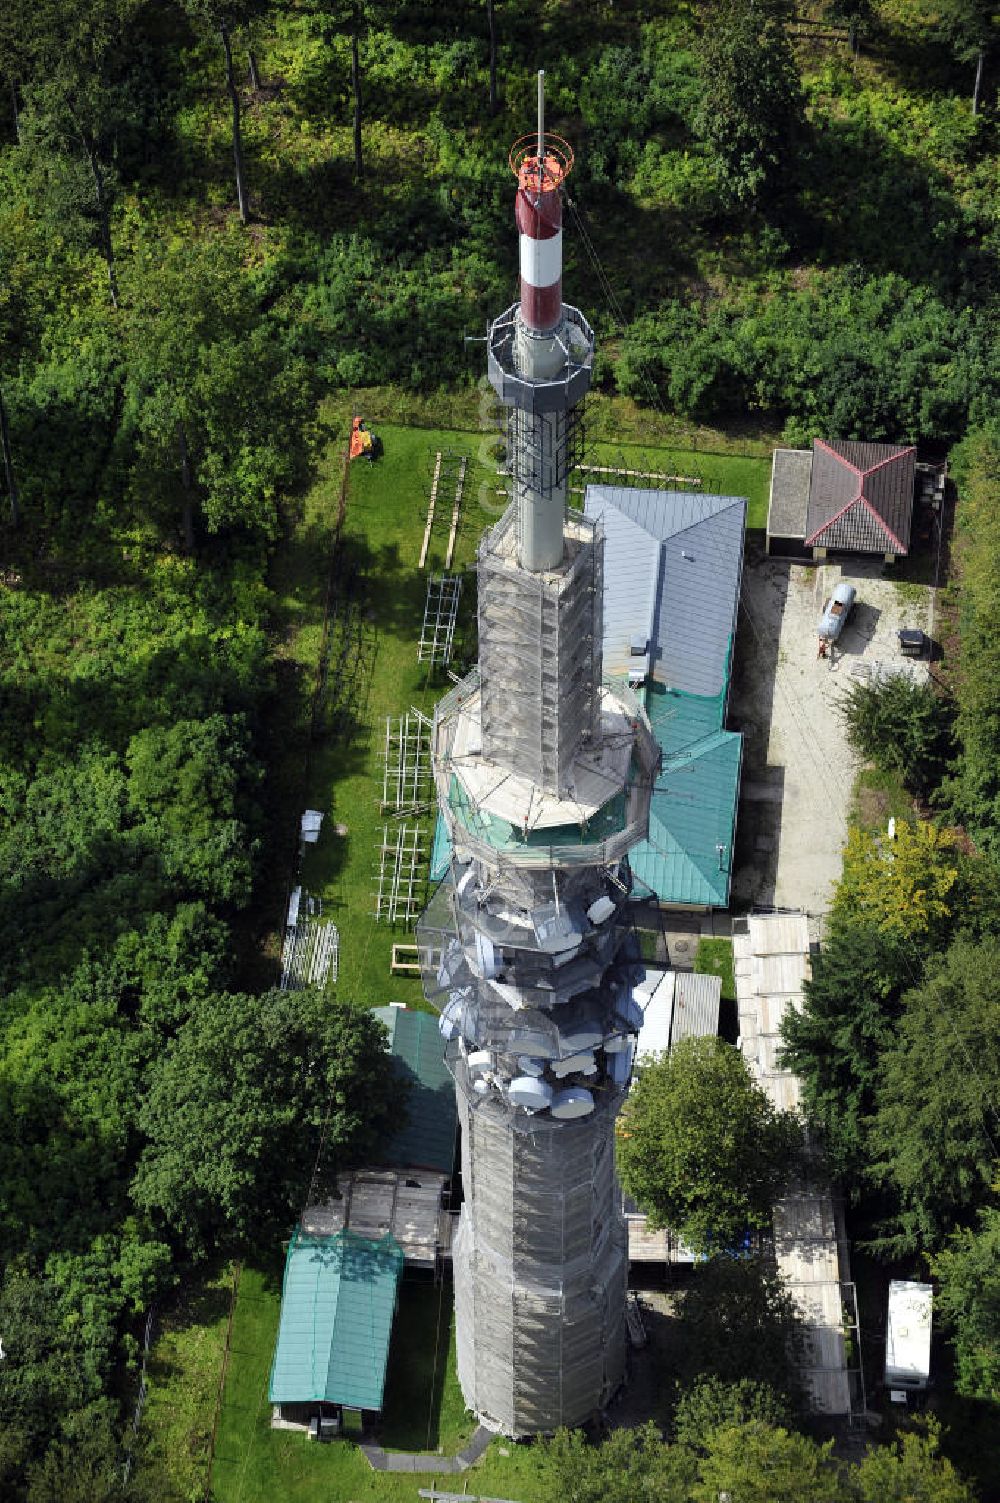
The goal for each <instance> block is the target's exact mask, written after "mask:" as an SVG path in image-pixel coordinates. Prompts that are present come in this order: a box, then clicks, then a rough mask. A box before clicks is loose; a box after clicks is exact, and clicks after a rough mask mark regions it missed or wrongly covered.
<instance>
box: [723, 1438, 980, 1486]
mask: <svg viewBox="0 0 1000 1503" xmlns="http://www.w3.org/2000/svg"><path fill="white" fill-rule="evenodd" d="M939 1449H940V1434H939V1431H938V1429H937V1427H936V1426H935V1425H934V1423H933V1422H930V1423H928V1425H927V1427H926V1430H925V1431H924V1432H923V1433H919V1432H917V1433H915V1432H913V1431H906V1432H904V1433H903V1435H901V1436H900V1438H899V1439H898V1440H897V1441H896V1442H895V1443H893V1444H892V1445H888V1446H876V1447H875V1448H874V1449H872V1450H870V1451H869V1452H868V1454H867V1455H866V1456H865V1457H864V1458H863V1460H862V1461H861V1462H860V1463H859V1464H858V1466H857V1467H854V1468H852V1469H851V1471H850V1472H849V1473H848V1474H847V1479H846V1480H847V1484H848V1492H847V1496H848V1497H849V1498H852V1499H855V1500H856V1503H976V1497H975V1494H974V1492H973V1490H972V1488H971V1487H970V1486H969V1484H968V1483H967V1482H965V1481H964V1480H963V1479H962V1478H961V1477H960V1476H959V1474H958V1473H957V1472H956V1471H955V1468H954V1467H953V1466H952V1464H951V1462H950V1461H948V1460H946V1459H945V1458H944V1457H943V1456H940V1455H939V1454H938V1452H939ZM842 1496H843V1495H842ZM734 1503H735V1499H734Z"/></svg>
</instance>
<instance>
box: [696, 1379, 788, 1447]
mask: <svg viewBox="0 0 1000 1503" xmlns="http://www.w3.org/2000/svg"><path fill="white" fill-rule="evenodd" d="M791 1417H792V1415H791V1406H790V1405H789V1402H788V1397H787V1395H786V1394H783V1393H779V1392H778V1391H777V1389H775V1388H773V1387H772V1386H771V1384H770V1383H760V1382H754V1381H752V1380H751V1379H750V1378H740V1379H738V1380H737V1381H736V1382H735V1383H724V1382H723V1381H722V1379H721V1378H718V1377H712V1376H708V1377H701V1378H698V1379H697V1380H696V1381H695V1382H694V1383H692V1384H691V1386H690V1387H688V1388H684V1389H682V1390H681V1391H680V1392H679V1394H678V1398H677V1403H676V1406H675V1408H674V1417H673V1425H672V1433H673V1437H674V1440H676V1441H677V1442H678V1444H679V1445H683V1446H687V1447H688V1448H689V1450H692V1451H702V1450H704V1449H705V1447H706V1444H707V1440H708V1437H709V1436H710V1435H711V1433H712V1432H713V1431H714V1430H719V1429H722V1428H724V1427H725V1426H727V1425H747V1424H750V1423H757V1424H761V1425H771V1426H775V1427H779V1428H780V1427H784V1426H787V1425H788V1424H789V1422H790V1420H791Z"/></svg>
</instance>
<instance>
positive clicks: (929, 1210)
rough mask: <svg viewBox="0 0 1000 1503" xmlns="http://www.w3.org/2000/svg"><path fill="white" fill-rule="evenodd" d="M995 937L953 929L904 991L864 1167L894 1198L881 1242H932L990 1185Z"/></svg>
mask: <svg viewBox="0 0 1000 1503" xmlns="http://www.w3.org/2000/svg"><path fill="white" fill-rule="evenodd" d="M998 1010H1000V940H997V939H993V938H991V939H984V940H982V941H980V942H978V943H976V942H975V941H972V940H969V939H966V938H961V937H960V938H959V939H957V940H955V941H954V943H953V944H952V945H951V948H950V949H949V950H948V951H947V953H946V954H945V955H943V956H941V957H940V958H939V959H936V960H935V961H933V962H932V963H931V964H930V965H929V967H928V973H927V979H926V980H925V981H924V982H923V984H922V985H920V986H918V987H917V988H915V989H914V990H913V991H911V992H908V993H907V995H906V996H905V998H904V999H903V1010H902V1016H901V1018H900V1021H899V1025H898V1029H897V1031H896V1032H895V1034H894V1036H893V1037H892V1039H891V1040H890V1042H889V1045H888V1047H887V1048H886V1051H885V1053H884V1055H883V1064H882V1068H883V1079H882V1082H881V1084H880V1086H879V1089H878V1107H877V1110H876V1113H875V1116H874V1119H873V1122H872V1145H873V1146H872V1158H873V1162H872V1167H871V1175H872V1178H873V1179H874V1180H875V1181H876V1183H879V1184H882V1185H885V1186H887V1187H888V1188H890V1189H891V1190H892V1191H893V1192H894V1194H895V1195H896V1196H897V1197H898V1199H899V1206H900V1209H899V1214H898V1216H896V1217H894V1218H892V1219H891V1220H890V1221H889V1222H888V1223H887V1224H886V1226H885V1227H884V1234H883V1236H882V1238H881V1239H880V1240H881V1244H882V1245H883V1246H884V1247H885V1248H887V1249H888V1250H890V1251H892V1252H894V1253H899V1254H909V1253H913V1252H915V1251H924V1252H932V1251H938V1250H939V1249H941V1248H942V1247H943V1245H944V1241H945V1238H946V1236H947V1234H948V1232H949V1231H950V1230H951V1228H952V1226H953V1225H954V1222H955V1219H956V1218H957V1217H965V1216H968V1215H969V1214H970V1213H971V1212H972V1211H973V1210H974V1209H975V1208H976V1207H977V1206H978V1205H980V1204H981V1203H982V1201H983V1197H984V1196H985V1195H986V1194H987V1192H988V1191H989V1188H990V1183H991V1179H992V1176H993V1173H994V1165H995V1163H996V1159H997V1148H996V1143H997V1142H998V1141H1000V1121H998V1120H997V1114H996V1108H995V1107H994V1105H993V1103H994V1102H996V1101H997V1100H1000V1034H998V1032H997V1026H996V1020H997V1016H998Z"/></svg>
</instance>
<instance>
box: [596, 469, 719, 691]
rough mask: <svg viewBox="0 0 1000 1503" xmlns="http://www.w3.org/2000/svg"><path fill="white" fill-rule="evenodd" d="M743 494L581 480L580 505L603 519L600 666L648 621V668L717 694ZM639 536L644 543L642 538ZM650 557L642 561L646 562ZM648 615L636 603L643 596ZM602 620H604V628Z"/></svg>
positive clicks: (678, 684)
mask: <svg viewBox="0 0 1000 1503" xmlns="http://www.w3.org/2000/svg"><path fill="white" fill-rule="evenodd" d="M746 505H747V503H746V499H745V498H744V497H743V496H714V495H699V494H696V493H693V492H688V491H657V490H643V489H640V488H637V487H625V486H610V485H589V486H588V487H587V494H586V499H585V503H584V510H585V511H586V514H587V516H589V517H595V518H597V517H600V518H601V519H602V521H603V525H604V535H605V555H604V622H605V628H604V652H605V665H606V669H605V671H606V672H609V673H610V672H612V671H620V670H614V669H612V667H611V665H612V664H613V663H614V662H615V661H617V658H618V657H620V656H621V652H620V646H619V643H620V641H621V640H625V641H627V635H626V636H625V637H624V639H623V638H622V636H621V633H622V627H623V625H624V623H625V622H626V621H629V622H632V623H634V624H631V625H630V626H629V628H628V633H629V634H631V632H633V631H646V630H649V631H650V636H651V639H652V643H653V652H652V663H651V672H652V675H653V677H654V678H655V679H656V680H657V681H658V682H659V683H662V684H668V685H670V686H671V687H673V688H677V689H682V690H684V691H685V692H686V693H689V694H703V695H712V694H718V693H719V692H720V691H721V690H723V689H724V688H725V685H726V681H727V676H728V666H729V664H728V649H729V643H730V640H731V638H732V635H733V630H734V627H735V623H736V608H737V605H738V603H739V591H740V576H741V573H742V568H743V529H744V524H745V520H746ZM644 537H645V538H646V540H647V541H646V542H645V544H644V543H643V538H644ZM650 560H651V563H650ZM651 568H652V569H655V571H656V577H655V592H654V593H653V596H652V598H653V600H654V604H653V614H652V625H651V627H648V626H647V623H646V621H645V619H644V612H645V609H646V604H647V601H649V600H650V598H651V587H650V569H651ZM609 628H610V629H609Z"/></svg>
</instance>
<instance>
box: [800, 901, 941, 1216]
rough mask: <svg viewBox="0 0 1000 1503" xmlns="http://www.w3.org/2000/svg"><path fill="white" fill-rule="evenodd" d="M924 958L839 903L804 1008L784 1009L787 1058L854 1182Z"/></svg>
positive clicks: (830, 1150)
mask: <svg viewBox="0 0 1000 1503" xmlns="http://www.w3.org/2000/svg"><path fill="white" fill-rule="evenodd" d="M922 964H923V961H922V957H921V955H920V953H919V952H918V951H916V950H915V949H914V948H913V947H912V945H911V944H909V943H908V942H907V941H906V940H904V939H902V938H898V937H897V936H896V935H894V934H892V933H886V932H885V931H884V930H882V929H879V928H877V927H875V926H874V925H872V924H870V923H860V922H858V921H857V920H856V919H855V918H854V917H853V916H846V915H844V914H843V913H839V912H837V911H836V910H835V911H834V914H833V916H832V918H831V920H830V923H829V925H828V928H827V932H826V935H825V937H824V940H823V944H822V947H821V949H820V951H819V953H818V954H817V955H814V956H813V959H812V967H811V970H812V974H811V976H810V977H809V978H808V979H807V980H806V983H805V987H804V997H803V1003H802V1007H801V1008H800V1009H795V1008H788V1009H786V1011H785V1015H784V1018H783V1020H782V1040H783V1044H784V1049H783V1055H782V1063H783V1065H784V1066H785V1067H786V1068H788V1069H790V1070H794V1071H795V1073H796V1075H798V1076H799V1078H800V1080H801V1081H802V1086H803V1099H804V1105H805V1108H806V1112H807V1114H808V1116H809V1118H810V1120H811V1121H812V1122H813V1123H815V1124H817V1125H818V1126H819V1127H820V1128H821V1131H822V1136H823V1145H824V1150H825V1153H826V1156H827V1159H828V1161H829V1163H830V1166H831V1168H832V1169H833V1170H834V1172H835V1173H837V1174H839V1175H840V1176H841V1177H842V1178H844V1180H845V1181H846V1183H847V1184H848V1185H850V1186H852V1187H853V1188H855V1189H856V1188H857V1186H858V1184H859V1178H860V1174H861V1171H862V1170H863V1168H864V1167H865V1165H866V1164H867V1162H868V1155H869V1152H870V1146H871V1145H870V1143H869V1137H868V1119H869V1118H870V1116H871V1114H872V1113H873V1112H874V1110H875V1105H876V1092H877V1089H878V1085H879V1081H880V1079H881V1070H882V1057H883V1054H884V1052H885V1050H886V1049H887V1048H888V1046H889V1044H890V1042H891V1040H892V1038H893V1035H894V1033H895V1029H896V1027H897V1023H898V1019H899V1013H900V1008H901V999H902V996H903V993H904V992H905V991H906V990H907V988H908V987H909V986H911V985H912V983H913V980H914V976H919V975H920V974H921V968H922Z"/></svg>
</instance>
